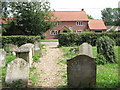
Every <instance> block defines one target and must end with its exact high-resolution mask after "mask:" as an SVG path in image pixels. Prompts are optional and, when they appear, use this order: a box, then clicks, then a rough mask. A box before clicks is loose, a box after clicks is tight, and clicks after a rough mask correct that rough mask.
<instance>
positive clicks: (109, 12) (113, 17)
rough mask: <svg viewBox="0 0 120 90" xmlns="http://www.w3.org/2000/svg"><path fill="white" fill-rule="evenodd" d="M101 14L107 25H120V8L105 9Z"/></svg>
mask: <svg viewBox="0 0 120 90" xmlns="http://www.w3.org/2000/svg"><path fill="white" fill-rule="evenodd" d="M101 14H102V19H103V21H104V23H105V25H115V26H119V25H120V8H113V9H112V8H105V9H104V10H102V11H101Z"/></svg>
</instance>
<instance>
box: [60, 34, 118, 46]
mask: <svg viewBox="0 0 120 90" xmlns="http://www.w3.org/2000/svg"><path fill="white" fill-rule="evenodd" d="M101 36H108V37H110V38H111V39H113V40H114V41H115V43H116V45H117V46H119V45H120V33H119V32H117V33H60V34H59V35H58V41H59V45H60V46H74V45H77V46H79V45H81V44H82V43H84V42H87V43H89V44H91V45H92V46H96V40H97V39H98V38H100V37H101Z"/></svg>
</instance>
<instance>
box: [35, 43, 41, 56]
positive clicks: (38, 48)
mask: <svg viewBox="0 0 120 90" xmlns="http://www.w3.org/2000/svg"><path fill="white" fill-rule="evenodd" d="M34 53H35V54H39V55H42V53H41V47H40V42H37V41H35V42H34Z"/></svg>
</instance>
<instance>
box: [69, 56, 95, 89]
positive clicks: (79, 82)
mask: <svg viewBox="0 0 120 90" xmlns="http://www.w3.org/2000/svg"><path fill="white" fill-rule="evenodd" d="M67 77H68V78H67V80H68V85H71V86H73V87H81V88H83V87H89V86H94V85H95V84H96V63H95V58H92V57H90V56H88V55H85V54H79V55H77V56H75V57H73V58H72V59H69V60H67Z"/></svg>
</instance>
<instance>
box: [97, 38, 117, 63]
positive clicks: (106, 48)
mask: <svg viewBox="0 0 120 90" xmlns="http://www.w3.org/2000/svg"><path fill="white" fill-rule="evenodd" d="M114 45H115V43H114V41H113V40H112V39H110V38H109V37H108V36H103V37H100V38H98V39H97V42H96V46H97V53H98V54H101V55H103V56H104V57H105V59H106V60H107V61H108V62H114V63H116V59H115V53H114Z"/></svg>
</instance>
